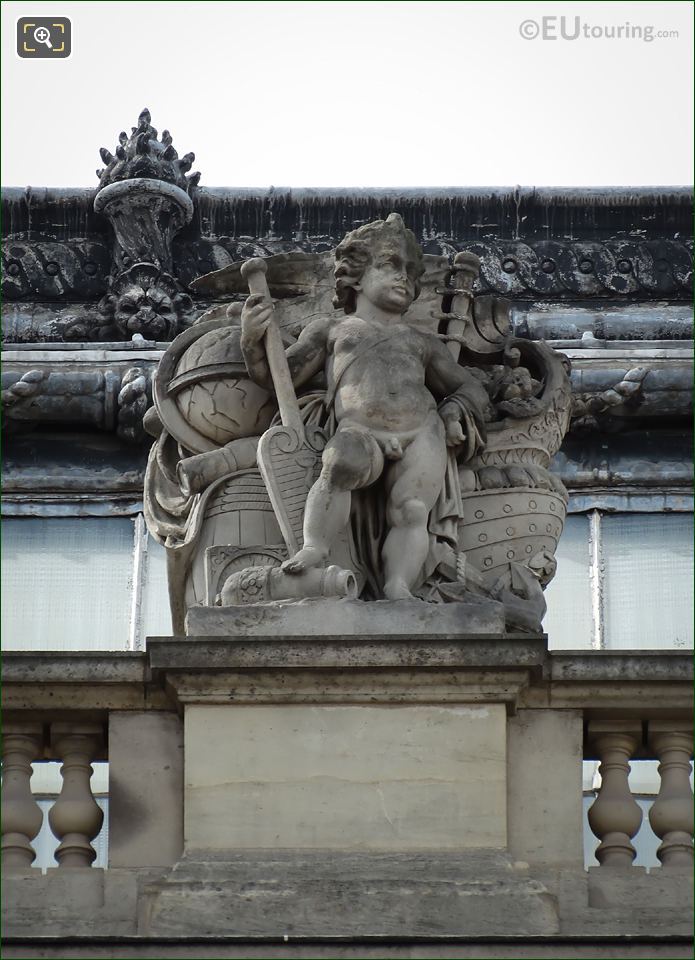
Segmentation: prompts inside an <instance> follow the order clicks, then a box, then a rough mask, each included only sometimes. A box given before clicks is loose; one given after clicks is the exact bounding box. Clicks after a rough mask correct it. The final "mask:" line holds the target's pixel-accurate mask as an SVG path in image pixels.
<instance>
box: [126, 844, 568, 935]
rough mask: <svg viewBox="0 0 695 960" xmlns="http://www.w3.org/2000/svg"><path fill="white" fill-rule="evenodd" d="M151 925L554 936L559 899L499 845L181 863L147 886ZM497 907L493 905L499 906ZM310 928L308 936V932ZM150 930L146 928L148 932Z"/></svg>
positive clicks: (222, 930) (238, 930) (206, 930)
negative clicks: (447, 851)
mask: <svg viewBox="0 0 695 960" xmlns="http://www.w3.org/2000/svg"><path fill="white" fill-rule="evenodd" d="M147 896H148V897H150V898H151V900H150V906H149V909H148V911H147V916H148V922H147V926H146V927H145V931H146V932H147V933H148V934H149V935H151V936H157V935H160V936H161V935H162V934H163V933H164V931H165V930H166V931H168V933H167V935H168V936H171V935H172V934H173V935H176V934H180V933H181V931H182V930H184V929H187V930H188V931H189V933H192V932H193V930H194V929H195V930H197V931H199V935H201V936H203V937H209V936H215V935H218V936H219V935H223V934H226V935H227V936H229V935H230V934H235V935H236V936H239V935H242V936H243V935H246V936H249V935H255V936H270V937H277V938H278V939H279V938H282V937H284V936H286V937H287V938H288V939H291V938H292V937H297V936H307V935H309V936H316V937H322V936H325V937H331V938H344V937H354V936H360V935H363V934H364V933H365V931H366V930H369V931H370V936H374V937H378V938H383V937H389V936H391V937H398V938H399V939H400V938H404V937H418V938H433V937H442V936H461V935H465V936H495V935H497V936H498V935H500V933H502V932H504V931H505V930H506V931H509V932H511V931H514V935H515V936H524V935H525V936H529V935H530V936H533V935H553V934H555V933H557V932H558V929H559V924H558V916H557V911H556V904H555V901H554V898H553V897H552V896H551V895H550V894H549V893H548V892H547V890H546V889H545V887H544V886H543V885H542V884H540V883H538V882H537V881H534V880H531V879H529V878H528V876H525V875H524V874H523V872H518V871H515V870H514V869H513V868H512V866H511V864H510V862H509V860H508V859H507V858H506V857H505V856H504V854H501V853H495V852H494V851H476V850H471V851H467V852H465V853H462V854H461V855H456V854H454V855H447V854H439V855H438V854H436V853H434V854H433V853H430V854H422V855H412V854H410V855H401V856H396V855H391V854H389V855H384V854H381V855H372V856H367V855H365V854H357V855H349V856H346V855H344V854H341V855H330V854H328V855H327V854H316V855H313V856H312V855H302V854H301V853H299V852H298V851H294V852H292V853H277V854H272V853H271V854H266V855H265V856H264V855H263V854H260V853H257V854H255V855H247V856H242V857H233V858H230V859H229V860H226V861H223V862H217V863H214V862H208V863H195V862H190V861H182V863H181V864H179V866H178V867H177V868H176V870H174V871H173V873H172V874H170V875H169V877H167V879H166V880H165V881H164V882H163V883H161V884H155V885H153V886H152V887H150V888H149V890H148V892H147ZM495 903H497V904H498V907H497V908H495V907H494V906H493V904H495ZM310 931H311V932H310ZM143 932H144V931H143Z"/></svg>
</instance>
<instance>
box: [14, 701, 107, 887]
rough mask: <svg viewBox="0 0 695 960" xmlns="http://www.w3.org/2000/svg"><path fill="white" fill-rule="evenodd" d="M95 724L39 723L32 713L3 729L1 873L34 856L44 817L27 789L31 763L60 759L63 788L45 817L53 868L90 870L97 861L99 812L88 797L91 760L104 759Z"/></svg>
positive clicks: (22, 867) (24, 864) (100, 731)
mask: <svg viewBox="0 0 695 960" xmlns="http://www.w3.org/2000/svg"><path fill="white" fill-rule="evenodd" d="M103 747H104V731H103V726H102V724H100V723H85V722H84V721H82V720H80V719H79V718H77V719H75V720H73V721H62V722H54V723H49V724H48V725H45V724H43V723H42V722H38V721H37V720H35V719H33V718H32V717H31V715H29V716H27V718H26V719H22V718H16V719H13V720H11V721H9V722H8V723H7V724H6V725H5V729H4V736H3V771H4V777H3V786H2V852H3V869H4V870H5V871H10V872H12V871H17V870H25V869H26V868H27V867H29V866H31V864H32V863H33V861H34V858H35V851H34V848H33V846H32V840H34V838H35V837H36V836H37V834H38V833H39V831H40V829H41V826H42V823H43V814H42V811H41V809H40V807H39V805H38V803H37V801H36V799H35V798H34V796H33V794H32V791H31V785H30V780H31V775H32V766H31V765H32V763H34V762H36V761H42V760H47V759H55V760H59V761H61V764H62V765H61V777H62V789H61V791H60V794H59V796H58V798H57V799H56V801H55V803H54V804H53V806H52V807H51V809H50V812H49V814H48V821H49V824H50V827H51V830H52V831H53V833H54V835H55V836H56V837H57V838H58V839H59V840H60V841H61V842H60V845H59V846H58V849H57V850H56V854H55V856H56V859H57V860H58V866H59V867H63V868H75V867H89V866H90V865H91V864H92V862H93V861H94V859H95V857H96V851H95V850H94V847H93V846H92V841H93V840H94V838H95V837H96V836H97V834H98V833H99V831H100V830H101V826H102V822H103V819H104V814H103V812H102V810H101V808H100V807H99V805H98V804H97V802H96V800H95V799H94V797H93V796H92V790H91V786H90V778H91V775H92V761H93V760H96V759H97V758H100V757H101V756H102V755H103Z"/></svg>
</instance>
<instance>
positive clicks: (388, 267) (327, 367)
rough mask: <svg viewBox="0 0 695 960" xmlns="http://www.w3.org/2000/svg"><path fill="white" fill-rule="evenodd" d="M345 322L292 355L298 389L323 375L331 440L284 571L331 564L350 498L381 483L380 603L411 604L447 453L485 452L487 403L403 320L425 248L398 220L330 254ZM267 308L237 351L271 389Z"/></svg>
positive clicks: (252, 312) (476, 386)
mask: <svg viewBox="0 0 695 960" xmlns="http://www.w3.org/2000/svg"><path fill="white" fill-rule="evenodd" d="M335 259H336V267H335V278H336V294H335V299H334V305H335V306H336V307H338V308H342V309H343V311H344V314H343V316H341V317H339V318H338V319H334V318H332V317H321V318H318V319H316V320H313V321H312V322H311V323H309V324H308V325H307V326H306V327H305V328H304V330H303V331H302V332H301V334H300V336H299V339H298V340H297V341H296V342H295V343H294V344H292V345H291V346H290V347H289V348H288V349H287V354H286V355H287V360H288V364H289V368H290V373H291V377H292V382H293V384H294V386H295V387H296V388H301V387H303V386H304V385H305V384H306V383H307V382H308V381H309V380H310V379H311V378H312V377H313V376H314V375H316V374H317V373H318V372H319V371H321V370H323V371H324V372H325V377H326V385H327V392H326V399H325V401H324V403H325V406H326V407H327V408H330V407H331V406H332V408H333V412H334V417H335V421H336V427H335V432H334V433H333V436H332V437H331V439H330V440H329V442H328V444H327V446H326V447H325V449H324V451H323V456H322V466H321V473H320V476H319V477H318V479H317V480H316V482H315V483H314V485H313V486H312V488H311V490H310V492H309V495H308V498H307V502H306V507H305V512H304V545H303V547H302V549H301V550H299V552H298V553H296V554H295V555H294V556H292V557H290V558H289V559H287V560H286V561H285V562H284V563H283V564H282V569H283V570H284V571H286V572H287V573H290V574H298V573H301V572H302V571H304V570H306V569H307V568H309V567H314V566H322V565H325V564H326V563H327V561H328V558H329V554H330V550H331V547H332V546H333V544H334V543H335V541H336V539H337V538H338V536H339V534H340V533H341V531H342V530H343V529H344V528H345V527H346V526H347V524H348V521H349V518H350V508H351V494H352V491H354V490H361V489H364V488H367V487H372V486H373V485H374V484H375V483H376V482H377V481H378V480H380V479H381V480H382V484H383V488H382V490H381V491H380V493H382V495H383V496H384V497H385V511H386V513H385V516H386V533H385V537H384V541H383V546H382V548H381V558H382V560H383V570H384V585H383V596H384V597H385V598H386V599H388V600H399V599H404V598H408V597H412V593H411V591H412V590H413V588H414V587H416V586H419V585H420V583H421V582H422V579H423V577H422V574H423V568H424V567H425V561H426V559H427V555H428V552H429V549H430V537H429V533H428V517H429V515H430V511H431V510H432V509H433V507H434V506H435V503H436V502H437V499H438V498H439V496H440V494H441V492H442V486H443V484H444V480H445V477H446V473H447V447H449V448H453V449H460V448H461V447H462V446H463V445H464V443H466V441H467V449H468V451H469V456H470V454H472V453H473V452H474V451H476V450H479V449H480V448H481V447H482V443H483V440H484V436H485V425H484V420H483V415H484V411H485V409H486V407H487V406H488V403H489V401H488V397H487V394H486V392H485V390H484V388H483V387H482V385H481V383H480V381H479V380H477V379H475V378H474V377H473V376H472V375H471V374H470V373H469V372H468V371H467V370H466V369H465V368H464V367H462V366H460V365H459V364H458V363H456V362H455V360H454V359H453V357H452V355H451V353H450V352H449V350H447V348H446V346H445V345H444V343H443V342H442V340H441V339H439V338H438V336H437V335H436V334H434V333H431V332H429V331H427V330H422V329H417V328H415V327H414V326H412V325H410V324H408V323H407V322H404V321H403V314H404V313H405V311H406V310H407V309H408V307H409V306H410V304H411V303H412V302H413V300H414V299H415V298H416V297H417V296H418V293H419V281H420V277H421V276H422V274H423V272H424V266H423V257H422V251H421V250H420V247H419V246H418V243H417V241H416V239H415V236H414V235H413V233H412V232H411V231H410V230H408V229H406V227H405V226H404V224H403V220H402V219H401V217H400V216H399V215H398V214H396V213H392V214H391V215H390V216H389V217H388V218H387V219H386V220H385V221H383V220H379V221H376V222H375V223H369V224H366V225H364V226H362V227H359V228H358V229H357V230H354V231H353V232H352V233H350V234H348V235H347V236H346V237H345V239H344V240H343V241H342V243H341V244H340V245H339V246H338V248H337V250H336V254H335ZM272 313H273V305H272V302H270V301H269V300H267V299H265V298H264V297H263V296H262V295H260V294H257V295H254V296H250V297H249V298H248V300H247V301H246V304H245V305H244V308H243V311H242V314H241V329H242V333H241V349H242V352H243V356H244V360H245V361H246V367H247V370H248V373H249V376H250V378H251V379H252V380H253V381H254V382H255V383H257V384H258V385H259V386H262V387H265V388H266V389H268V390H271V389H272V388H273V382H272V377H271V373H270V369H269V366H268V362H267V358H266V354H265V348H264V346H263V343H264V337H265V334H266V330H267V327H268V324H269V323H270V322H271V318H272Z"/></svg>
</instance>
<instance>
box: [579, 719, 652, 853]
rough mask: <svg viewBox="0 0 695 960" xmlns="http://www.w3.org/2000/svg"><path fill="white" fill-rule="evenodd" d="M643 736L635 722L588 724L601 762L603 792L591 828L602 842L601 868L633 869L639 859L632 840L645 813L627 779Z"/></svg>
mask: <svg viewBox="0 0 695 960" xmlns="http://www.w3.org/2000/svg"><path fill="white" fill-rule="evenodd" d="M641 736H642V729H641V726H640V725H636V724H634V723H611V724H603V723H601V724H599V723H590V724H589V740H590V741H591V742H592V743H593V745H594V746H595V749H596V752H597V754H598V756H599V758H600V760H601V766H600V767H599V773H600V774H601V789H600V791H599V795H598V797H597V798H596V800H595V801H594V803H593V805H592V806H591V809H590V810H589V826H590V827H591V829H592V831H593V832H594V833H595V834H596V836H597V837H598V838H599V839H600V841H601V843H600V844H599V846H598V849H597V850H596V858H597V860H598V862H599V863H600V864H601V866H602V867H618V868H625V867H630V866H631V865H632V861H633V860H634V859H635V856H636V851H635V848H634V847H633V845H632V843H631V842H630V841H631V839H632V837H634V836H635V834H636V833H637V831H638V830H639V828H640V825H641V823H642V810H641V808H640V806H639V804H637V803H636V802H635V800H634V799H633V797H632V794H631V793H630V787H629V786H628V779H627V778H628V775H629V773H630V763H629V760H630V757H631V756H632V755H633V753H634V752H635V750H636V749H637V745H638V744H639V743H640V741H641Z"/></svg>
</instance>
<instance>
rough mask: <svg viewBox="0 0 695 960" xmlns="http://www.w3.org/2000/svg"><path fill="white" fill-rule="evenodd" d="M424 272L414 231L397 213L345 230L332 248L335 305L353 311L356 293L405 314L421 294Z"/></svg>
mask: <svg viewBox="0 0 695 960" xmlns="http://www.w3.org/2000/svg"><path fill="white" fill-rule="evenodd" d="M424 272H425V267H424V263H423V259H422V250H421V249H420V246H419V244H418V242H417V240H416V239H415V234H414V233H413V232H412V231H411V230H408V229H407V227H406V226H405V224H404V223H403V220H402V218H401V217H400V215H399V214H397V213H391V214H389V216H388V217H387V218H386V220H375V221H374V222H373V223H366V224H365V225H364V226H362V227H358V228H357V230H353V231H352V232H351V233H348V234H347V236H346V237H345V238H344V239H343V240H342V242H341V243H340V244H339V245H338V248H337V249H336V251H335V296H334V298H333V306H334V307H342V308H343V309H344V310H345V313H354V312H355V308H356V303H357V295H358V293H360V292H363V293H364V294H365V295H366V296H367V297H368V299H370V300H383V303H382V302H380V303H379V304H378V305H379V306H385V307H386V308H387V309H392V310H394V311H395V310H398V311H400V312H401V313H404V312H405V311H406V310H407V309H408V307H409V306H410V304H411V303H412V302H413V300H415V299H416V297H417V296H418V295H419V293H420V277H421V276H422V275H423V273H424Z"/></svg>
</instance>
